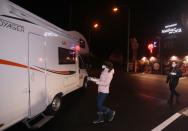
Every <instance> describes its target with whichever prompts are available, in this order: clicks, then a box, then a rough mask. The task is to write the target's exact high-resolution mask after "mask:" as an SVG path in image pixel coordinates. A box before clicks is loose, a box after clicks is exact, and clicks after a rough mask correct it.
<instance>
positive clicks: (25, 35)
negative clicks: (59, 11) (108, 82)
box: [0, 0, 87, 130]
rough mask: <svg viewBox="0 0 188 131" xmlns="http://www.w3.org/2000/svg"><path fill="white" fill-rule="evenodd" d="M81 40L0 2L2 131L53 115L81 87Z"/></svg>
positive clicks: (21, 9) (13, 6)
mask: <svg viewBox="0 0 188 131" xmlns="http://www.w3.org/2000/svg"><path fill="white" fill-rule="evenodd" d="M78 45H79V38H77V37H75V35H71V33H70V32H68V31H65V30H63V29H60V28H59V27H57V26H55V25H53V24H51V23H49V22H47V21H46V20H44V19H42V18H40V17H38V16H36V15H34V14H32V13H31V12H29V11H27V10H25V9H23V8H21V7H19V6H18V5H16V4H14V3H12V2H10V1H8V0H1V1H0V130H4V129H7V128H8V127H10V126H12V125H13V124H15V123H18V122H20V121H24V122H25V123H26V124H27V126H28V127H31V125H30V124H29V121H30V120H32V119H33V118H35V117H37V116H39V115H40V114H42V116H43V117H44V118H46V119H44V120H41V121H40V122H39V124H38V125H37V124H36V125H34V126H35V127H40V126H41V125H42V124H43V123H45V121H47V120H48V119H50V118H51V117H49V116H46V114H44V113H43V112H44V111H46V110H48V113H49V114H54V113H55V112H57V111H58V110H59V108H60V106H61V97H62V96H65V95H66V94H68V93H70V92H72V91H74V90H76V89H78V88H80V87H82V86H83V85H85V84H84V83H86V81H85V80H86V77H87V73H86V72H85V74H83V73H82V74H81V73H80V71H79V59H78V52H77V51H76V49H77V46H78Z"/></svg>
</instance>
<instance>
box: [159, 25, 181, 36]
mask: <svg viewBox="0 0 188 131" xmlns="http://www.w3.org/2000/svg"><path fill="white" fill-rule="evenodd" d="M181 32H182V28H180V27H178V24H177V23H175V24H171V25H167V26H165V29H163V30H162V31H161V33H162V34H166V33H168V34H176V33H181Z"/></svg>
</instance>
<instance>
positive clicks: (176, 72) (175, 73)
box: [166, 62, 182, 105]
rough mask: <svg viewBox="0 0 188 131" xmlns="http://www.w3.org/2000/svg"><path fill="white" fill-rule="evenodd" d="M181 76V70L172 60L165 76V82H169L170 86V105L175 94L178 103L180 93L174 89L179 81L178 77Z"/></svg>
mask: <svg viewBox="0 0 188 131" xmlns="http://www.w3.org/2000/svg"><path fill="white" fill-rule="evenodd" d="M180 77H182V72H181V70H180V69H179V68H178V67H177V63H176V62H172V68H171V70H170V72H169V74H168V76H167V80H166V82H167V83H168V84H169V87H170V98H169V100H168V103H169V104H170V105H172V104H173V98H174V96H176V103H177V104H179V97H180V94H179V93H178V92H177V91H176V87H177V85H178V82H179V78H180Z"/></svg>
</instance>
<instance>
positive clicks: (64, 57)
mask: <svg viewBox="0 0 188 131" xmlns="http://www.w3.org/2000/svg"><path fill="white" fill-rule="evenodd" d="M58 54H59V64H75V63H76V61H75V60H76V57H75V54H76V53H75V51H73V50H69V49H65V48H61V47H59V48H58Z"/></svg>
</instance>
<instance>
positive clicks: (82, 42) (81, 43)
mask: <svg viewBox="0 0 188 131" xmlns="http://www.w3.org/2000/svg"><path fill="white" fill-rule="evenodd" d="M85 46H86V45H85V41H84V40H82V39H80V47H81V48H85Z"/></svg>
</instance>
